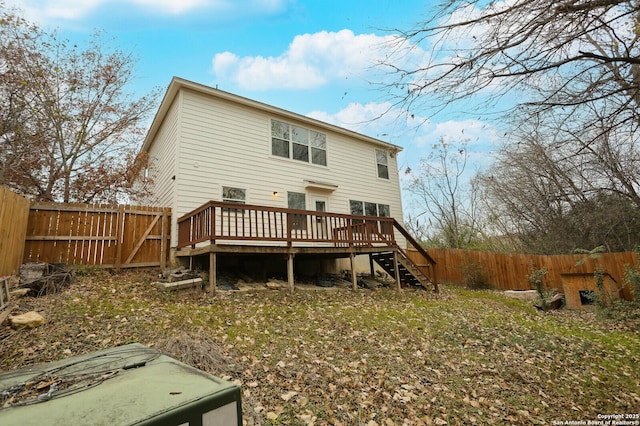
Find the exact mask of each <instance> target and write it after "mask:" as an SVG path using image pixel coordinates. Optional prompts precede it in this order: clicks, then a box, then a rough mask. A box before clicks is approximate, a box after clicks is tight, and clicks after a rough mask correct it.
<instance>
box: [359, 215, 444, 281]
mask: <svg viewBox="0 0 640 426" xmlns="http://www.w3.org/2000/svg"><path fill="white" fill-rule="evenodd" d="M393 227H394V228H395V229H397V230H398V231H399V232H400V233H401V234H402V235H403V236H404V237H405V238H406V240H407V244H409V245H411V246H413V247H414V248H415V249H416V251H418V253H420V254H421V255H422V258H423V259H424V261H425V262H427V263H426V265H422V266H426V267H427V270H428V274H429V276H427V275H426V274H425V273H424V272H423V271H424V270H422V269H421V268H420V267H419V266H418V265H416V264H415V263H414V262H413V261H412V260H411V259H409V257H408V256H407V254H406V253H405V251H404V250H402V249H401V248H400V247H397V248H396V250H393V251H388V252H381V253H376V254H372V255H371V258H372V259H373V260H374V261H375V262H376V263H377V264H378V265H380V266H381V267H382V269H384V270H385V271H386V272H387V273H388V274H389V275H391V276H392V277H393V278H396V279H397V276H399V281H400V283H401V284H403V283H404V284H405V285H413V286H422V287H424V288H426V289H433V291H434V292H435V293H438V291H439V290H438V280H437V277H436V268H435V267H436V261H435V260H433V258H432V257H431V256H429V254H428V253H427V252H426V250H425V249H424V248H422V246H421V245H420V243H418V242H417V241H416V240H415V239H414V238H413V237H412V236H411V234H409V232H408V231H407V230H406V229H404V227H403V226H402V225H400V223H398V222H397V221H396V220H395V219H394V220H393ZM394 253H396V255H397V257H396V258H397V264H398V268H397V269H398V270H397V271H396V266H395V263H396V261H395V260H394ZM396 274H397V275H396Z"/></svg>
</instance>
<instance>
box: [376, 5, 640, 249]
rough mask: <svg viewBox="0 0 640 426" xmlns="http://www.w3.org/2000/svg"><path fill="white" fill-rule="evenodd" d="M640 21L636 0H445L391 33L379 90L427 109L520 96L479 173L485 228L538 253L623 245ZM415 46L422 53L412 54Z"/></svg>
mask: <svg viewBox="0 0 640 426" xmlns="http://www.w3.org/2000/svg"><path fill="white" fill-rule="evenodd" d="M639 24H640V3H638V2H637V1H635V0H627V1H621V0H554V1H550V0H542V1H536V2H532V1H529V0H514V1H510V2H503V1H496V0H489V1H488V2H481V1H476V0H471V1H465V0H448V1H444V2H442V3H441V4H440V5H439V7H438V9H437V13H435V14H434V15H433V18H432V19H430V20H429V21H426V22H423V23H421V24H420V25H418V26H416V28H415V29H413V30H410V31H398V35H399V37H397V38H396V45H395V48H396V50H395V53H394V54H393V55H390V56H389V57H388V58H387V59H386V60H385V62H384V64H382V65H383V66H386V67H387V69H388V70H390V72H391V74H392V75H393V76H394V80H393V83H392V84H390V85H389V84H388V83H387V84H386V86H385V87H386V88H387V89H388V90H389V94H390V96H391V97H393V99H395V104H396V105H400V106H402V107H403V108H405V109H406V110H407V111H408V112H409V113H413V112H414V111H415V112H416V113H418V112H419V113H421V114H422V115H424V112H423V109H424V108H428V107H433V106H436V107H438V106H439V107H441V108H444V107H445V106H447V105H452V104H454V103H456V102H457V101H462V100H463V101H465V109H466V110H467V111H468V110H469V109H470V108H471V107H470V105H469V104H476V105H479V106H480V108H484V107H485V106H486V105H487V104H495V103H496V102H498V101H500V100H502V99H506V97H508V100H509V101H514V100H515V104H514V105H515V107H514V108H513V109H511V110H510V115H503V116H502V117H503V118H505V119H508V120H509V121H507V123H508V125H509V127H510V129H511V130H510V131H509V132H508V134H507V136H508V138H509V139H508V140H507V143H506V145H505V147H504V149H502V150H501V151H500V152H499V153H498V160H497V162H496V164H495V165H494V167H493V168H492V169H491V170H490V171H489V172H487V173H485V174H483V176H482V178H481V182H482V183H483V185H484V188H483V189H484V191H485V194H486V200H487V201H488V203H486V207H487V208H488V210H489V212H490V213H489V214H488V217H490V218H492V224H493V225H492V226H494V227H495V228H496V229H498V228H499V229H500V230H501V233H502V234H503V236H515V237H516V238H517V239H518V240H519V241H520V242H521V243H524V245H525V247H526V248H527V249H528V250H531V251H537V252H558V251H570V250H572V249H573V248H576V247H590V246H593V247H595V246H598V245H602V244H604V245H606V246H607V247H608V248H610V249H614V248H620V247H623V248H629V247H628V245H625V243H624V242H625V241H626V242H629V241H631V240H633V239H635V236H637V235H640V234H638V233H637V229H636V227H635V225H632V224H634V223H636V222H637V216H638V215H637V214H636V213H635V212H636V211H638V208H640V198H638V195H639V193H640V181H639V179H640V178H639V176H640V150H639V149H638V148H639V147H638V138H639V136H640V135H639V134H638V129H639V126H640V115H639V113H638V111H639V110H640V109H639V107H640V59H639V58H640V45H639V37H640V30H639V29H638V28H640V26H639ZM418 47H420V48H423V49H424V50H425V51H428V52H429V54H428V55H425V56H427V60H424V61H422V62H420V63H416V62H415V61H414V62H411V61H409V60H408V59H409V58H412V59H415V57H416V55H415V53H416V51H418V50H419V49H418ZM481 101H483V102H481ZM480 108H479V109H480ZM416 110H419V111H416Z"/></svg>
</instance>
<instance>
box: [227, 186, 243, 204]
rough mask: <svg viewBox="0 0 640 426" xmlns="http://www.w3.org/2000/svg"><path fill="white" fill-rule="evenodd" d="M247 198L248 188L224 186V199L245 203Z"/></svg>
mask: <svg viewBox="0 0 640 426" xmlns="http://www.w3.org/2000/svg"><path fill="white" fill-rule="evenodd" d="M246 200H247V190H246V189H242V188H233V187H230V186H223V187H222V201H227V202H231V203H241V204H244V203H245V201H246Z"/></svg>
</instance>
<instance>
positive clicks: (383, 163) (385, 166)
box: [376, 149, 389, 179]
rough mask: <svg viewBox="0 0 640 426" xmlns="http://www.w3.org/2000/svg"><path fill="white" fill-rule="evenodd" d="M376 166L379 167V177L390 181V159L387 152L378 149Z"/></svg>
mask: <svg viewBox="0 0 640 426" xmlns="http://www.w3.org/2000/svg"><path fill="white" fill-rule="evenodd" d="M376 164H377V166H378V177H379V178H382V179H389V158H388V157H387V151H384V150H382V149H376Z"/></svg>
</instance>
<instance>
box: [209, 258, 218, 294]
mask: <svg viewBox="0 0 640 426" xmlns="http://www.w3.org/2000/svg"><path fill="white" fill-rule="evenodd" d="M209 289H210V291H211V295H212V296H215V295H216V254H215V253H214V252H210V253H209Z"/></svg>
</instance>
